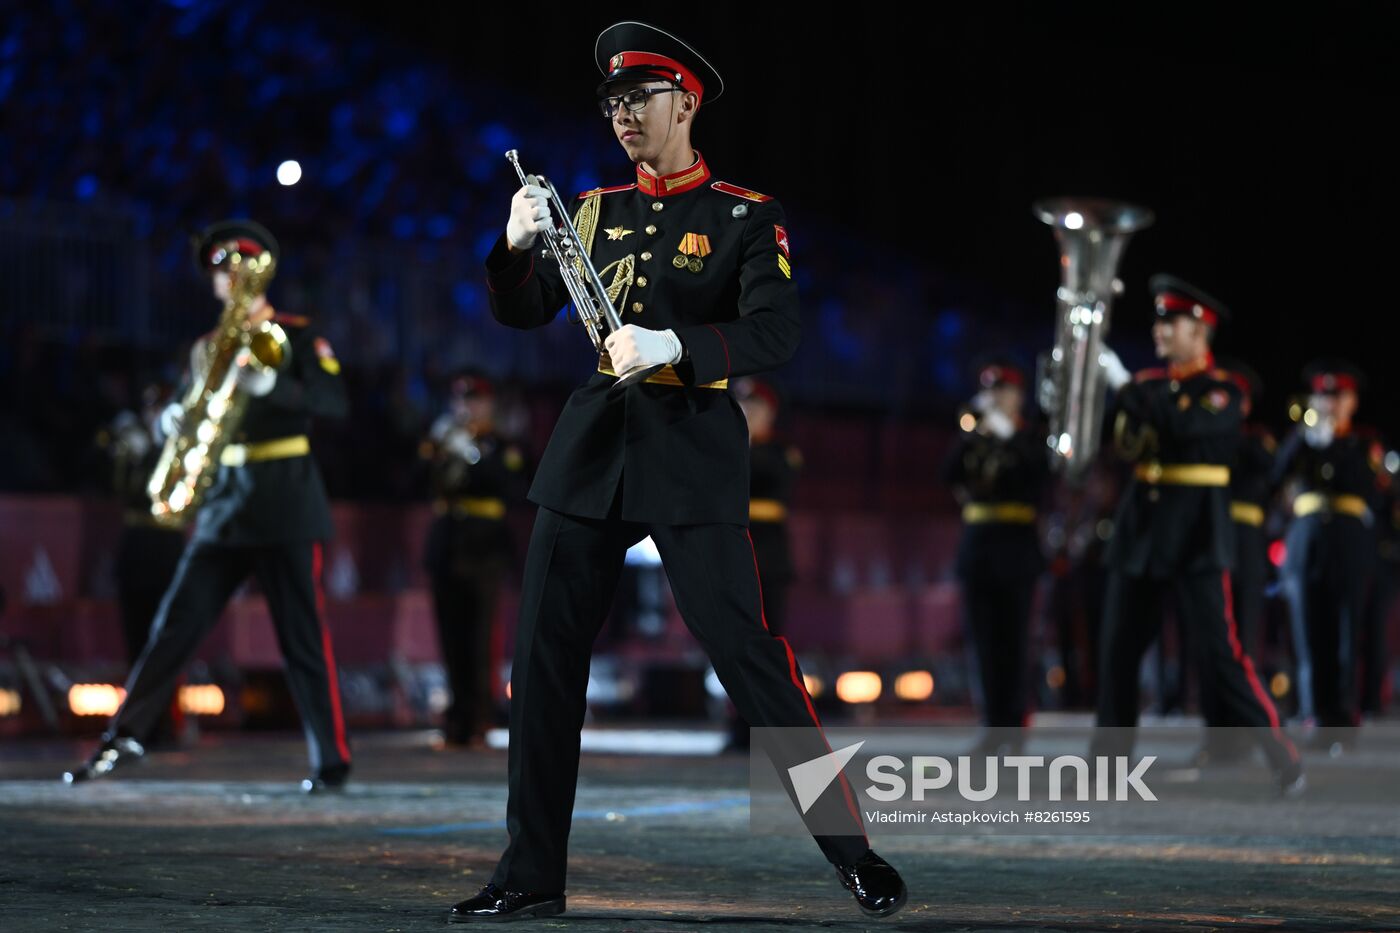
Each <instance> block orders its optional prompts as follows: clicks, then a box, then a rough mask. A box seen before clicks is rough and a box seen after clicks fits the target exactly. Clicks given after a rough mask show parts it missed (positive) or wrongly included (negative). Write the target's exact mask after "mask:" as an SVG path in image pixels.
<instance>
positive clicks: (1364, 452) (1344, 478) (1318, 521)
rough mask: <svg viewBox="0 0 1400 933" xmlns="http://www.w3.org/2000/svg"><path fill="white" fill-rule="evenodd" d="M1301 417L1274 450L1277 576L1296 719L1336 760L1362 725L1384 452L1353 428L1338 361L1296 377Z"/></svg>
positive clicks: (1348, 376)
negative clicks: (1306, 721) (1301, 393)
mask: <svg viewBox="0 0 1400 933" xmlns="http://www.w3.org/2000/svg"><path fill="white" fill-rule="evenodd" d="M1303 379H1304V381H1305V383H1306V384H1307V387H1308V392H1309V396H1308V408H1307V410H1306V412H1304V413H1303V415H1302V419H1301V420H1302V424H1301V426H1300V427H1299V428H1298V430H1297V431H1295V432H1294V433H1293V434H1292V435H1291V436H1290V437H1289V438H1288V439H1287V440H1286V441H1285V442H1284V444H1283V446H1282V448H1280V450H1279V457H1278V464H1277V467H1276V476H1277V478H1278V480H1279V481H1280V483H1284V482H1287V483H1288V485H1289V487H1290V490H1289V491H1290V492H1292V493H1293V494H1294V495H1293V504H1292V512H1293V520H1292V522H1291V523H1290V524H1289V527H1288V533H1287V535H1286V536H1285V537H1284V544H1285V547H1286V553H1287V556H1286V558H1285V559H1284V565H1283V568H1282V570H1281V572H1280V577H1281V579H1282V581H1283V591H1284V595H1285V596H1286V598H1287V599H1288V605H1289V609H1290V610H1291V614H1292V620H1293V641H1294V653H1295V655H1296V656H1297V675H1298V690H1299V705H1300V710H1299V711H1300V713H1301V714H1302V715H1303V717H1304V718H1314V717H1315V719H1316V725H1317V730H1316V732H1315V733H1314V734H1313V736H1312V738H1311V742H1312V744H1314V745H1316V746H1318V747H1320V748H1323V749H1326V750H1327V751H1329V752H1331V753H1332V754H1334V755H1336V754H1340V753H1341V752H1342V751H1343V750H1345V749H1346V748H1347V746H1348V745H1350V744H1351V743H1352V742H1353V741H1354V740H1355V730H1356V726H1357V725H1358V724H1359V722H1360V711H1359V708H1358V706H1359V703H1360V690H1359V686H1358V681H1357V676H1358V674H1357V671H1358V658H1357V646H1358V643H1359V640H1360V638H1361V635H1362V630H1363V626H1364V618H1365V610H1366V596H1367V587H1368V585H1369V583H1370V579H1371V572H1372V569H1373V567H1374V564H1375V557H1376V535H1375V528H1374V524H1375V518H1374V515H1375V506H1376V504H1377V500H1378V494H1379V492H1380V488H1381V487H1382V485H1384V484H1385V483H1386V482H1387V481H1388V480H1389V474H1388V473H1386V472H1385V471H1384V469H1383V466H1384V457H1385V448H1384V446H1383V445H1382V443H1381V440H1380V438H1379V436H1377V434H1376V432H1375V431H1373V430H1371V429H1370V428H1366V427H1362V426H1360V425H1357V424H1354V423H1353V420H1352V419H1353V416H1354V414H1355V412H1356V406H1357V401H1358V397H1359V394H1360V391H1361V373H1360V371H1359V370H1358V369H1357V368H1356V367H1355V366H1353V365H1351V364H1350V363H1347V362H1344V361H1341V360H1318V361H1316V362H1314V363H1311V364H1309V366H1308V367H1307V368H1306V369H1305V370H1304V372H1303Z"/></svg>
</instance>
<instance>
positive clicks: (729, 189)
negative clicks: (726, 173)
mask: <svg viewBox="0 0 1400 933" xmlns="http://www.w3.org/2000/svg"><path fill="white" fill-rule="evenodd" d="M710 187H711V188H713V189H715V190H716V191H723V192H724V193H725V194H732V195H734V197H736V198H743V199H745V200H746V201H757V202H758V203H760V204H762V203H763V202H764V201H771V200H773V196H772V195H771V194H759V193H758V192H757V191H750V190H749V189H748V188H740V187H739V186H738V185H731V184H730V183H729V182H727V181H717V182H715V183H714V184H712V185H710Z"/></svg>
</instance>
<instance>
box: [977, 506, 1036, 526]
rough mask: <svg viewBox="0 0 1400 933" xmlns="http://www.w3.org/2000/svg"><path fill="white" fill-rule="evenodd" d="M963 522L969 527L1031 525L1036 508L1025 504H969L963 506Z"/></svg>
mask: <svg viewBox="0 0 1400 933" xmlns="http://www.w3.org/2000/svg"><path fill="white" fill-rule="evenodd" d="M962 520H963V521H964V522H966V523H967V524H969V525H990V524H1001V525H1029V524H1031V523H1032V522H1034V521H1035V506H1033V505H1027V504H1026V503H1024V502H969V503H968V504H967V505H965V506H963V510H962Z"/></svg>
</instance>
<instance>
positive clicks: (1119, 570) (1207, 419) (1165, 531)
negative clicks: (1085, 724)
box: [1094, 275, 1303, 794]
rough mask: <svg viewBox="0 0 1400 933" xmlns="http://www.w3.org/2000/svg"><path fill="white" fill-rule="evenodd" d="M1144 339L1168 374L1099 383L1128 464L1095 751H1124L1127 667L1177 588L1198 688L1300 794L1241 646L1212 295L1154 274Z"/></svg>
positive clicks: (1112, 360) (1233, 407)
mask: <svg viewBox="0 0 1400 933" xmlns="http://www.w3.org/2000/svg"><path fill="white" fill-rule="evenodd" d="M1149 287H1150V288H1151V291H1152V293H1153V295H1154V298H1155V305H1156V321H1155V322H1154V323H1153V326H1152V340H1153V344H1154V345H1155V348H1156V352H1157V356H1158V357H1159V358H1161V359H1163V360H1164V361H1165V362H1166V363H1167V366H1166V368H1164V369H1149V370H1144V371H1143V372H1140V373H1138V374H1137V375H1136V376H1133V375H1131V374H1129V373H1128V371H1127V370H1126V369H1125V368H1124V366H1123V364H1122V362H1121V361H1119V359H1118V357H1117V355H1116V354H1114V353H1113V352H1112V351H1111V350H1110V351H1106V352H1105V353H1104V354H1103V357H1102V359H1103V362H1104V366H1105V377H1106V379H1107V381H1108V383H1109V385H1110V386H1111V387H1113V388H1114V389H1116V390H1117V398H1116V406H1117V409H1118V413H1117V424H1116V425H1115V434H1116V439H1117V442H1118V445H1119V449H1120V451H1122V452H1123V453H1125V454H1126V455H1128V456H1129V458H1130V459H1132V460H1134V461H1135V466H1134V468H1133V479H1132V482H1131V483H1130V484H1129V486H1128V488H1127V489H1126V490H1125V491H1124V494H1123V498H1122V500H1121V502H1120V503H1119V507H1118V514H1117V518H1116V520H1115V521H1114V529H1113V537H1112V539H1111V540H1110V541H1109V547H1108V554H1107V563H1108V567H1109V577H1108V585H1107V590H1106V592H1105V597H1104V622H1103V638H1102V644H1101V654H1100V677H1099V684H1100V689H1099V702H1098V714H1097V723H1098V725H1099V726H1100V727H1103V728H1108V729H1112V730H1113V731H1111V732H1107V731H1100V732H1099V733H1097V734H1096V736H1095V740H1094V745H1095V751H1094V754H1096V755H1121V754H1127V753H1128V751H1130V747H1131V741H1130V739H1129V736H1130V735H1131V732H1129V731H1127V730H1128V729H1130V728H1131V727H1133V726H1135V725H1136V724H1137V718H1138V668H1139V665H1140V663H1141V661H1142V655H1143V652H1144V651H1145V650H1146V649H1147V647H1148V645H1150V644H1151V642H1152V640H1153V638H1154V637H1156V635H1157V633H1158V631H1159V630H1160V628H1161V609H1162V601H1163V597H1164V596H1166V595H1167V592H1168V591H1174V593H1175V596H1176V607H1177V612H1178V613H1179V614H1180V617H1181V621H1182V624H1183V626H1184V627H1185V628H1186V630H1187V632H1188V636H1187V641H1188V643H1189V644H1190V646H1191V647H1192V649H1193V650H1194V653H1195V656H1196V661H1197V664H1198V666H1199V669H1200V671H1201V677H1202V679H1203V680H1204V679H1206V678H1209V679H1210V680H1211V681H1212V689H1213V690H1215V691H1216V695H1217V696H1218V697H1219V702H1220V705H1221V709H1222V710H1224V711H1225V715H1227V716H1228V717H1229V719H1230V721H1233V722H1238V723H1239V724H1240V725H1242V726H1248V727H1251V728H1253V730H1254V735H1255V736H1256V739H1257V741H1258V742H1259V744H1260V745H1261V746H1262V748H1263V750H1264V752H1265V755H1266V756H1267V758H1268V760H1269V764H1270V766H1271V767H1272V768H1273V771H1274V775H1275V779H1276V781H1277V783H1278V787H1279V790H1280V791H1281V792H1283V793H1287V794H1296V793H1299V792H1301V791H1302V789H1303V773H1302V766H1301V764H1300V762H1299V756H1298V751H1297V749H1296V748H1294V746H1293V743H1292V742H1291V741H1290V740H1289V739H1288V737H1287V736H1286V735H1285V734H1284V732H1283V729H1282V725H1281V723H1280V722H1279V718H1278V713H1277V711H1276V710H1275V709H1274V705H1273V702H1272V701H1271V700H1270V699H1269V696H1268V693H1267V692H1266V691H1265V689H1264V686H1263V684H1262V683H1260V680H1259V676H1258V674H1257V672H1256V671H1255V669H1254V662H1253V661H1252V660H1251V659H1250V657H1249V655H1248V654H1246V653H1245V651H1244V648H1243V646H1242V645H1241V643H1240V639H1239V632H1238V628H1237V626H1236V623H1235V618H1234V600H1233V595H1232V592H1231V589H1232V588H1231V573H1230V571H1231V568H1232V566H1233V565H1234V562H1235V538H1234V528H1233V523H1232V521H1231V518H1230V465H1231V464H1232V463H1233V462H1234V460H1235V452H1236V449H1237V447H1238V445H1239V437H1240V427H1241V424H1242V422H1243V407H1242V397H1243V393H1242V392H1241V391H1240V387H1239V385H1238V383H1236V381H1235V380H1234V379H1233V378H1231V376H1230V374H1229V373H1227V372H1225V371H1224V370H1221V369H1218V368H1216V366H1215V360H1214V357H1213V356H1212V354H1211V350H1210V344H1211V340H1212V338H1213V337H1214V333H1215V328H1216V327H1217V325H1219V324H1220V323H1222V322H1223V321H1225V320H1227V319H1228V316H1227V314H1228V313H1227V311H1226V309H1225V307H1224V306H1223V305H1222V304H1221V303H1220V302H1219V301H1217V300H1216V299H1214V298H1211V297H1210V296H1209V295H1207V294H1205V293H1204V292H1202V291H1200V290H1199V289H1196V288H1194V287H1193V286H1191V285H1188V284H1187V283H1185V282H1182V281H1181V280H1179V279H1176V278H1173V277H1171V276H1165V275H1158V276H1154V277H1153V278H1152V280H1151V282H1150V283H1149Z"/></svg>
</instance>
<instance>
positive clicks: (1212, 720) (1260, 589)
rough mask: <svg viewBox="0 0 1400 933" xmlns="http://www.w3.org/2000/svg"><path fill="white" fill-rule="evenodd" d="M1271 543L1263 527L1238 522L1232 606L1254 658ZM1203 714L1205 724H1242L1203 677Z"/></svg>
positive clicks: (1242, 639)
mask: <svg viewBox="0 0 1400 933" xmlns="http://www.w3.org/2000/svg"><path fill="white" fill-rule="evenodd" d="M1268 550H1269V542H1268V538H1267V536H1266V535H1265V534H1264V530H1263V529H1262V528H1259V527H1256V526H1254V525H1246V524H1243V523H1241V522H1236V523H1235V570H1234V571H1233V572H1232V573H1231V574H1230V595H1231V597H1233V604H1232V606H1231V609H1232V611H1233V612H1234V616H1235V626H1236V628H1237V630H1238V633H1239V640H1240V645H1241V647H1243V649H1244V653H1245V654H1246V655H1248V656H1249V657H1251V658H1252V657H1254V655H1255V653H1256V651H1257V646H1258V644H1259V634H1260V632H1261V630H1262V629H1263V625H1264V605H1265V601H1264V589H1265V586H1266V584H1267V583H1268V573H1269V571H1268V562H1269V556H1268ZM1201 716H1202V718H1204V719H1205V721H1206V726H1207V727H1210V726H1241V725H1244V723H1240V722H1234V721H1232V720H1231V719H1230V709H1229V707H1228V706H1226V705H1225V704H1224V703H1222V702H1221V699H1220V697H1219V696H1218V691H1217V689H1216V683H1215V680H1214V679H1213V678H1210V677H1203V678H1201Z"/></svg>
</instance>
